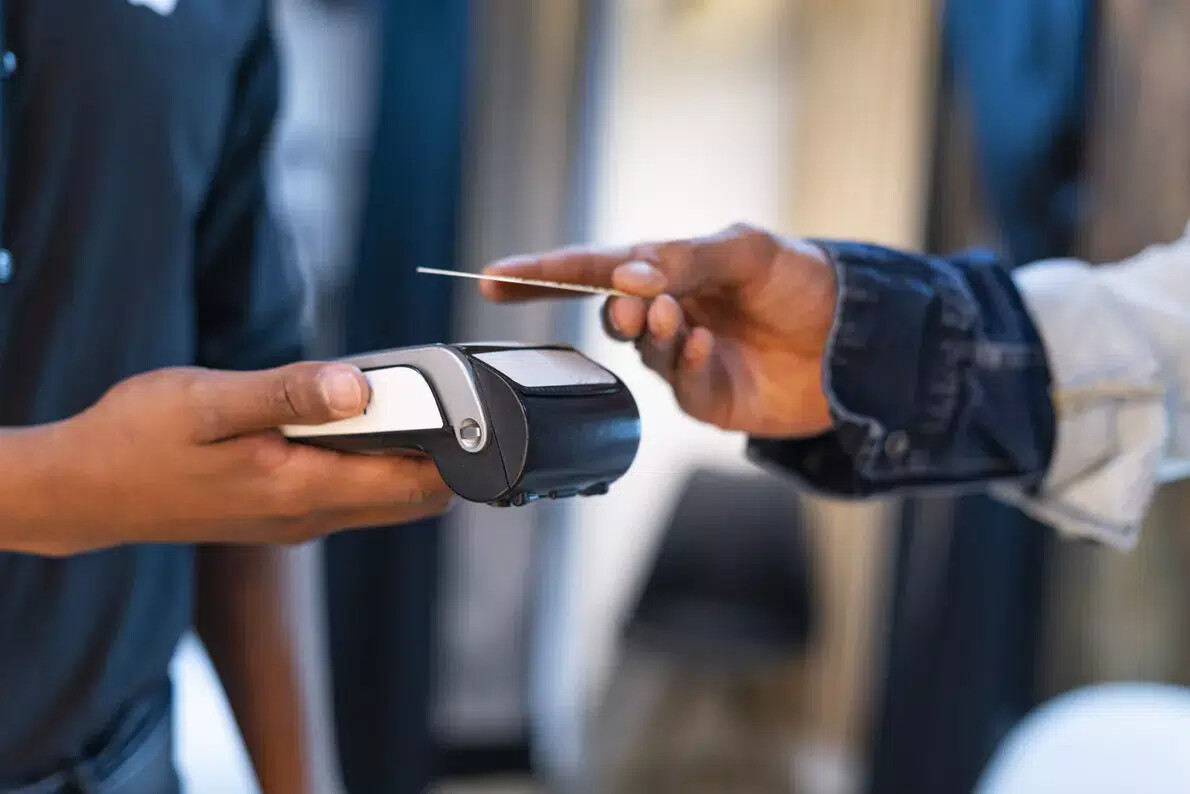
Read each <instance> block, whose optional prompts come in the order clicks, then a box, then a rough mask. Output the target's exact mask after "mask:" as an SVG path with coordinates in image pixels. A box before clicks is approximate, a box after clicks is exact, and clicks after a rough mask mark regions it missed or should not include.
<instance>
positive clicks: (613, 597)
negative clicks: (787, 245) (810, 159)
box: [572, 0, 790, 708]
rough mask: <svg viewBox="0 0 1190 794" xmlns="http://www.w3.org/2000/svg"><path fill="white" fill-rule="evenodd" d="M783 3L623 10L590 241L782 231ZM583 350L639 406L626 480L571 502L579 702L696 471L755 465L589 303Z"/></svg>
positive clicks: (626, 4)
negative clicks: (698, 418)
mask: <svg viewBox="0 0 1190 794" xmlns="http://www.w3.org/2000/svg"><path fill="white" fill-rule="evenodd" d="M788 6H789V4H788V3H785V2H783V0H709V1H708V2H703V3H697V4H695V3H640V2H633V1H632V0H620V1H619V2H617V3H616V4H615V10H616V15H615V17H616V18H615V20H614V25H613V32H612V38H613V39H614V44H613V45H612V47H613V50H614V51H613V52H612V53H611V57H612V62H611V63H610V64H608V67H609V70H610V73H609V74H608V75H607V77H606V79H605V84H606V86H607V88H606V89H605V90H606V91H607V94H606V96H605V98H604V99H603V106H602V107H601V109H600V116H601V122H602V125H601V128H600V129H599V130H598V131H597V134H596V138H597V139H598V141H599V145H600V149H599V151H598V152H597V153H596V160H597V163H596V167H597V172H596V175H595V176H596V180H595V183H596V196H595V202H594V208H595V209H594V212H595V218H594V224H593V237H594V238H595V239H596V240H597V241H599V242H602V243H616V244H619V243H628V242H635V241H638V240H641V239H656V238H658V237H665V236H670V235H695V234H706V233H708V232H713V231H718V230H719V229H721V228H722V227H724V226H727V225H729V224H731V223H734V222H736V221H740V220H748V221H751V222H753V223H757V224H761V225H767V226H769V227H770V228H778V229H779V228H780V226H781V224H782V217H781V216H782V206H783V195H782V193H783V190H782V185H783V183H784V182H785V180H786V179H787V178H788V175H789V169H788V168H787V167H786V164H785V163H784V161H783V156H782V151H783V149H784V148H785V141H784V140H783V136H785V134H786V129H787V128H786V125H785V124H784V121H785V118H784V116H785V113H786V106H787V104H788V101H789V99H790V97H789V96H787V94H788V92H789V86H788V85H787V84H786V83H785V81H783V79H782V73H783V68H784V64H783V63H782V50H783V42H782V40H781V35H782V31H783V30H784V29H785V28H786V25H785V20H784V19H783V15H784V14H785V13H787V12H788ZM585 331H586V332H585V335H584V337H585V338H584V339H583V341H582V343H581V349H582V350H583V351H584V352H585V353H587V354H589V355H590V356H591V357H592V358H594V359H596V360H597V361H599V362H600V363H602V364H605V365H606V366H608V367H609V368H610V369H611V370H612V371H613V372H615V373H616V374H617V375H619V376H620V377H621V379H623V380H624V381H625V382H626V383H627V384H628V386H629V388H630V389H631V390H632V393H633V395H634V396H635V397H636V399H637V401H638V404H639V406H640V411H641V419H642V432H643V438H642V444H641V449H640V454H639V456H638V457H637V460H636V462H635V464H634V465H633V468H632V470H631V471H630V472H629V473H628V474H627V475H626V476H625V477H624V479H623V480H621V481H620V482H618V483H616V484H615V485H613V487H612V489H611V493H610V494H609V495H608V496H606V497H603V498H600V499H593V500H588V501H583V502H580V503H578V504H577V514H578V532H577V536H578V544H577V548H575V549H574V550H573V551H572V554H573V556H574V558H575V559H576V560H579V561H581V563H579V564H576V565H574V566H573V567H574V568H575V569H576V571H577V573H576V576H577V577H578V581H577V583H576V585H577V587H578V606H577V609H578V611H579V614H578V615H576V616H575V621H576V624H577V625H578V626H581V627H582V631H583V634H582V647H581V649H576V650H575V651H574V655H575V656H576V657H577V659H576V663H577V664H580V665H581V666H582V670H581V676H582V680H583V684H584V689H583V692H582V693H581V697H582V699H583V702H585V704H586V707H587V708H591V707H594V706H596V705H597V701H598V698H599V697H600V695H601V693H602V690H603V686H604V681H605V678H606V675H607V672H608V669H609V662H610V661H611V659H612V655H613V654H614V652H615V643H616V635H617V632H618V630H619V627H620V622H621V620H622V619H623V618H624V617H625V610H626V609H627V608H629V607H630V605H631V603H632V601H631V599H633V598H634V596H635V593H636V590H637V587H638V586H639V583H640V581H639V580H640V577H641V576H642V575H643V574H644V572H645V570H646V568H645V566H647V564H648V562H649V559H650V556H651V554H652V550H653V547H654V544H655V542H656V540H657V536H658V532H659V529H660V527H661V525H662V523H663V522H664V521H665V520H666V518H667V517H668V515H667V514H668V511H669V510H670V508H671V502H672V500H673V499H674V498H675V497H676V495H677V489H678V488H679V487H680V486H681V484H682V481H683V480H684V478H685V477H686V475H687V474H688V472H689V471H690V470H691V469H692V468H694V467H696V466H701V465H711V466H716V467H724V468H738V467H744V466H747V465H748V464H747V463H746V462H745V460H744V456H743V454H742V451H743V446H744V439H743V438H742V437H741V436H740V435H738V434H729V433H723V432H720V431H718V430H716V429H714V428H711V427H709V426H706V425H702V424H699V423H697V422H695V421H693V420H691V419H689V418H687V417H685V416H684V415H683V414H682V413H681V412H680V411H679V410H678V408H677V407H676V405H675V403H674V400H673V397H672V395H671V392H670V390H669V387H668V386H667V385H666V384H664V383H663V382H661V381H660V380H659V379H658V378H657V377H655V376H654V375H653V374H652V373H649V372H647V371H645V370H644V369H643V367H642V366H641V364H640V361H639V359H638V357H637V355H636V353H635V351H634V350H633V348H632V347H631V346H629V345H622V344H617V343H614V342H611V341H609V340H608V339H607V337H606V336H605V335H604V334H603V332H602V330H601V328H600V321H599V316H598V303H597V302H593V303H592V304H591V309H590V315H589V319H588V321H587V323H586V329H585Z"/></svg>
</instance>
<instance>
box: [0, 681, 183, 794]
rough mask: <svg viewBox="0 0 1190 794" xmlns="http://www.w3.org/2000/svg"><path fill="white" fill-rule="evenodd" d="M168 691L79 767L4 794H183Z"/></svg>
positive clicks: (140, 706) (126, 717)
mask: <svg viewBox="0 0 1190 794" xmlns="http://www.w3.org/2000/svg"><path fill="white" fill-rule="evenodd" d="M180 791H181V788H180V785H179V783H178V776H177V772H176V771H175V770H174V759H173V724H172V712H171V708H170V696H169V691H168V689H166V690H165V692H164V693H159V694H154V695H153V696H151V697H148V698H146V699H144V700H141V701H138V702H136V703H134V704H133V705H132V706H131V707H130V708H129V709H128V710H127V711H125V712H124V714H123V715H121V716H120V718H119V719H117V720H116V724H115V725H114V726H113V727H112V728H111V729H110V730H109V731H108V732H107V733H106V735H105V736H104V737H102V739H100V740H99V741H97V742H96V747H95V749H94V750H93V751H92V752H89V753H88V754H87V756H86V757H85V758H83V759H81V760H80V761H78V762H76V763H74V764H71V765H68V766H66V767H64V768H62V769H60V770H58V771H57V772H54V773H53V774H51V775H49V776H48V777H45V778H42V779H41V780H38V781H35V782H33V783H29V784H25V785H21V786H17V787H16V788H5V787H3V786H0V794H179V792H180Z"/></svg>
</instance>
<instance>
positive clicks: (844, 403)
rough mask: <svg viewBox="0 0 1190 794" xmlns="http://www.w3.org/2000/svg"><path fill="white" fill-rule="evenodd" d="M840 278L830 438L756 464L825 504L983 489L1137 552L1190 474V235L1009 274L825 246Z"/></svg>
mask: <svg viewBox="0 0 1190 794" xmlns="http://www.w3.org/2000/svg"><path fill="white" fill-rule="evenodd" d="M819 244H820V245H821V246H822V247H823V248H824V249H825V250H826V251H827V252H828V254H829V255H830V256H831V258H832V259H833V260H834V262H835V265H836V268H837V270H838V275H839V304H838V312H837V315H836V322H835V328H834V330H833V331H832V335H831V342H830V347H829V350H828V355H827V356H826V358H825V361H824V368H825V372H824V383H825V385H826V390H827V395H828V397H829V399H830V402H831V406H832V411H833V413H834V416H835V429H834V431H833V432H831V433H829V434H827V435H825V436H822V437H819V438H813V439H804V440H766V439H752V440H751V441H750V443H749V451H750V453H751V454H752V455H753V456H754V457H756V458H758V459H761V460H764V461H767V462H770V463H775V464H777V465H780V466H782V467H784V468H786V469H789V470H790V471H792V472H793V473H794V474H795V475H797V476H798V477H799V478H800V479H801V480H802V481H803V482H804V483H805V484H806V485H807V486H808V487H810V488H811V489H813V490H817V491H819V492H823V493H825V494H829V495H834V496H844V497H859V496H868V495H876V494H880V493H887V492H894V491H895V492H903V491H906V490H911V489H914V488H921V487H931V486H936V487H950V488H954V487H960V486H979V487H986V488H988V489H990V491H991V493H992V494H994V495H995V496H996V497H998V498H1000V499H1002V500H1005V501H1008V502H1010V503H1013V504H1016V505H1018V506H1019V507H1021V509H1023V510H1024V511H1025V512H1027V513H1029V514H1031V515H1033V516H1034V517H1036V518H1038V519H1040V520H1042V521H1044V522H1045V523H1047V524H1049V525H1051V526H1053V527H1055V528H1056V529H1058V530H1059V531H1061V532H1063V533H1065V534H1068V535H1073V536H1078V537H1084V538H1090V539H1094V540H1098V541H1101V542H1104V543H1107V544H1110V545H1113V546H1115V547H1117V548H1129V547H1131V546H1132V545H1133V544H1134V543H1135V542H1136V538H1137V535H1138V532H1139V527H1140V523H1141V521H1142V519H1143V517H1144V513H1145V510H1146V508H1147V506H1148V503H1149V501H1150V499H1151V496H1152V494H1153V491H1154V490H1155V488H1156V485H1157V484H1158V483H1159V482H1161V481H1163V480H1166V479H1172V478H1177V477H1182V476H1185V475H1186V474H1188V473H1190V423H1187V422H1184V421H1181V415H1182V414H1183V413H1185V412H1186V411H1187V410H1190V409H1188V408H1187V405H1188V404H1190V228H1188V230H1187V236H1185V237H1183V238H1182V239H1181V240H1179V241H1177V242H1175V243H1172V244H1169V245H1164V246H1154V247H1152V248H1150V249H1147V250H1145V251H1143V252H1141V253H1140V254H1138V255H1137V256H1135V257H1133V258H1131V259H1128V260H1125V261H1123V262H1120V263H1117V264H1114V265H1107V266H1100V267H1095V268H1092V267H1090V266H1089V265H1087V264H1086V263H1084V262H1079V261H1074V260H1054V261H1045V262H1038V263H1035V264H1032V265H1029V266H1027V267H1024V268H1020V269H1018V270H1017V271H1015V272H1014V273H1012V274H1009V272H1008V271H1007V270H1005V269H1004V268H1002V267H1001V266H1000V265H999V264H997V263H996V262H995V260H994V259H993V258H992V257H991V256H989V255H984V254H979V253H975V254H966V255H962V256H958V257H948V258H942V257H931V256H924V255H913V254H907V253H903V252H899V251H893V250H889V249H886V248H881V247H878V246H870V245H862V244H855V243H845V242H833V241H820V242H819Z"/></svg>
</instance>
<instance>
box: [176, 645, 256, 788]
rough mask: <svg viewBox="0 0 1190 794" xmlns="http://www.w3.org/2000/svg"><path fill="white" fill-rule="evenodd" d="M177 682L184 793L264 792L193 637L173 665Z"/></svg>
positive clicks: (210, 668)
mask: <svg viewBox="0 0 1190 794" xmlns="http://www.w3.org/2000/svg"><path fill="white" fill-rule="evenodd" d="M170 675H171V677H172V678H173V682H174V736H175V739H176V744H175V746H174V761H175V763H176V764H177V767H178V774H179V775H180V776H181V778H182V783H183V791H186V792H193V793H194V794H206V792H212V793H213V792H218V794H258V793H259V791H260V788H259V787H258V786H257V784H256V777H255V775H254V773H253V771H252V764H251V762H250V761H249V760H248V753H247V751H246V750H245V749H244V743H243V742H242V741H241V740H240V734H239V731H238V730H237V729H236V724H235V718H234V717H233V716H232V713H231V707H230V706H229V705H228V703H227V698H226V697H225V696H224V694H223V688H222V687H221V686H220V684H219V678H218V676H217V675H216V674H215V668H214V667H213V666H212V665H211V660H210V658H209V657H208V656H207V652H206V649H205V648H203V646H202V643H201V642H199V641H198V638H197V637H195V636H194V635H193V634H187V635H186V636H185V637H184V638H183V639H182V642H181V643H180V644H179V646H178V651H177V653H176V654H175V655H174V659H173V663H172V664H171V665H170Z"/></svg>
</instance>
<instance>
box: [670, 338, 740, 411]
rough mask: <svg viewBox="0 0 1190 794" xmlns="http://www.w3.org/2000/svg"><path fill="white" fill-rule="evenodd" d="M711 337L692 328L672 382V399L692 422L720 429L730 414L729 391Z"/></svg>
mask: <svg viewBox="0 0 1190 794" xmlns="http://www.w3.org/2000/svg"><path fill="white" fill-rule="evenodd" d="M715 347H716V343H715V337H714V335H713V334H712V333H711V332H710V331H709V330H707V329H706V328H701V327H700V328H695V329H693V330H691V331H690V333H689V334H688V336H687V338H686V344H685V346H684V347H683V349H682V351H681V354H680V355H679V358H678V363H677V367H676V371H675V373H674V378H673V381H672V382H673V387H674V397H675V398H676V399H677V401H678V405H679V406H680V407H681V409H682V410H683V411H685V412H686V413H687V414H689V415H690V416H692V417H694V418H695V419H698V420H701V421H704V422H711V423H714V424H720V425H722V424H723V423H724V422H723V420H724V418H725V417H726V416H727V415H728V414H729V413H730V410H731V405H730V399H731V398H730V394H731V393H730V390H729V389H728V388H726V387H727V386H728V379H727V374H726V371H725V370H724V368H723V362H722V360H721V358H719V357H718V356H716V349H715Z"/></svg>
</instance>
